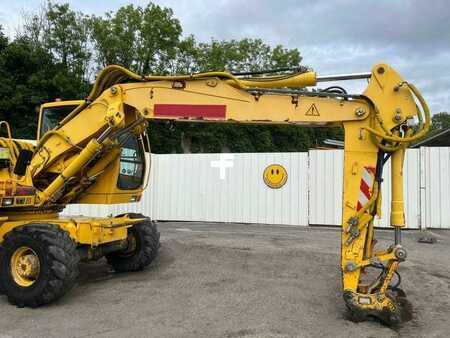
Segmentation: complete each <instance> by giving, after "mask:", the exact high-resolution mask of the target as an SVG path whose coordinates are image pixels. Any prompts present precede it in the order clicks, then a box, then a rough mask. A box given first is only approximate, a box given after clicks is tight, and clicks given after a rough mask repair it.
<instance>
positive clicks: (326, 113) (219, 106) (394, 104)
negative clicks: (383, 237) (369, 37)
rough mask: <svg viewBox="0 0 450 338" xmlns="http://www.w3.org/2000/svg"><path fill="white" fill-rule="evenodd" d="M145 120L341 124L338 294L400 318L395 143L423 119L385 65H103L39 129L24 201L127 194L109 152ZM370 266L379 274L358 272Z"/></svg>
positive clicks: (136, 193)
mask: <svg viewBox="0 0 450 338" xmlns="http://www.w3.org/2000/svg"><path fill="white" fill-rule="evenodd" d="M357 78H359V79H367V80H368V85H367V88H366V90H365V91H364V92H363V93H362V94H360V95H349V94H347V93H346V92H345V91H344V90H342V89H341V88H339V87H338V88H336V87H332V88H330V89H327V90H321V91H314V90H307V89H305V88H306V87H308V86H314V85H316V84H317V82H321V81H323V82H325V81H336V80H338V81H339V80H346V79H357ZM416 102H418V103H419V105H420V107H421V109H419V108H418V105H417V103H416ZM61 105H64V103H61ZM41 119H42V117H41ZM414 119H417V120H418V122H419V124H418V127H417V128H412V126H411V124H410V122H411V121H412V120H414ZM148 120H176V121H186V122H190V121H196V122H199V121H201V122H213V123H218V122H220V123H272V124H297V125H312V126H324V125H341V126H343V128H344V132H345V149H344V153H345V155H344V161H345V163H344V194H343V200H342V207H343V220H342V239H341V240H342V245H341V270H342V284H343V295H344V300H345V302H346V305H347V307H348V308H349V309H350V311H351V313H353V314H354V315H355V316H357V317H359V318H363V319H364V318H366V317H370V316H375V317H378V318H380V319H381V320H382V321H384V322H386V323H389V324H395V323H399V322H400V321H402V320H404V319H406V318H405V304H406V301H405V298H404V293H403V292H402V291H401V290H400V289H399V288H398V285H396V284H398V283H396V282H395V280H397V279H396V277H395V275H396V274H398V272H397V268H398V265H399V263H400V262H401V261H403V260H405V259H406V251H405V249H404V248H403V247H402V245H401V229H402V228H403V227H404V226H405V218H404V201H403V179H402V170H403V169H402V168H403V160H404V153H405V148H406V147H407V145H408V143H409V142H411V141H413V140H416V139H418V138H420V137H422V136H423V135H424V134H425V133H426V132H427V130H428V128H429V123H430V117H429V111H428V108H427V105H426V103H425V101H424V100H423V98H422V96H421V95H420V93H419V92H418V91H417V89H416V88H415V87H414V86H413V85H412V84H410V83H408V82H406V81H404V80H403V79H402V78H401V77H400V76H399V75H398V74H397V73H396V72H395V71H394V70H393V69H392V68H391V67H389V66H388V65H386V64H379V65H376V66H375V67H374V68H373V70H372V72H370V73H364V74H352V75H346V76H337V77H333V76H332V77H319V76H317V75H316V74H315V73H314V72H303V73H298V74H290V75H282V76H271V77H260V78H242V77H236V76H234V75H232V74H230V73H226V72H210V73H200V74H192V75H183V76H140V75H137V74H134V73H132V72H131V71H129V70H126V69H124V68H122V67H119V66H108V67H106V68H105V69H104V70H103V71H102V72H101V73H100V74H99V75H98V77H97V79H96V81H95V84H94V86H93V89H92V91H91V93H90V95H89V96H88V98H87V99H86V100H84V101H82V102H81V103H80V104H79V105H78V106H77V107H76V108H75V109H74V110H73V111H72V112H70V113H69V114H68V115H67V116H65V117H64V118H63V119H62V120H61V121H60V122H59V124H58V125H57V126H56V127H55V128H54V129H52V130H50V131H48V132H46V133H45V134H43V135H41V136H40V139H39V140H38V144H37V146H36V149H35V150H34V155H33V158H32V159H31V163H30V164H29V165H28V166H27V174H26V175H24V176H23V177H24V178H23V179H24V180H26V181H27V182H28V184H30V181H32V182H33V184H34V187H35V188H36V194H35V201H36V202H35V208H37V209H39V210H46V208H47V209H54V208H55V206H59V207H60V208H62V207H64V206H65V205H66V204H69V203H117V202H130V201H137V200H139V199H140V196H141V194H142V191H143V189H144V185H145V184H144V182H143V180H142V179H140V178H139V179H137V180H135V181H136V182H135V183H137V184H135V185H128V186H127V188H124V187H123V186H122V187H121V186H120V184H114V181H117V180H118V179H120V175H121V171H123V170H125V171H126V170H127V167H126V166H125V167H123V164H122V162H121V158H122V157H123V153H124V152H123V149H124V148H126V147H127V144H129V143H130V139H131V140H135V141H134V145H135V147H134V148H133V147H131V146H128V148H130V147H131V148H133V149H134V152H132V154H133V156H132V157H135V158H136V157H140V158H142V151H141V152H139V151H138V150H139V149H142V142H144V141H145V137H144V135H145V131H146V127H147V123H148V122H147V121H148ZM41 123H42V122H41ZM131 143H133V142H131ZM131 148H130V149H131ZM139 154H140V155H139ZM390 157H391V158H392V159H391V161H392V166H391V168H392V169H391V170H392V172H391V176H392V180H391V182H392V202H391V225H392V226H393V227H394V229H395V231H394V232H395V240H394V243H393V245H391V246H390V247H388V248H387V249H385V250H375V243H376V241H375V238H374V224H373V222H374V218H375V217H376V216H377V215H380V209H381V181H382V177H383V165H384V164H385V162H386V161H387V160H388V159H389V158H390ZM139 171H140V172H141V173H142V172H143V171H145V168H143V167H142V166H141V167H140V168H139ZM329 174H330V175H334V173H332V172H330V173H329ZM141 176H142V175H141ZM18 179H19V180H20V178H18ZM373 269H376V270H379V271H380V273H379V274H378V275H377V276H376V277H375V278H373V279H372V280H367V279H368V278H369V277H370V276H371V274H370V270H373Z"/></svg>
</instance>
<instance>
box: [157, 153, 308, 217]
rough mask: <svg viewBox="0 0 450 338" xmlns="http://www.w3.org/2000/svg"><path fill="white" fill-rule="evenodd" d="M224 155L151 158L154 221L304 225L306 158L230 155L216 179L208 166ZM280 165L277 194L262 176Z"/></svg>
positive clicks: (215, 170) (216, 171)
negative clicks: (284, 175) (283, 173)
mask: <svg viewBox="0 0 450 338" xmlns="http://www.w3.org/2000/svg"><path fill="white" fill-rule="evenodd" d="M221 155H222V156H223V155H224V154H171V155H157V157H156V158H157V161H156V165H155V167H154V170H155V173H154V174H155V177H157V178H158V179H157V180H156V182H155V183H156V184H155V185H154V187H153V189H154V191H153V196H154V202H155V203H154V205H153V210H154V218H157V219H160V220H182V221H208V222H241V223H270V224H286V225H307V224H308V218H307V215H308V205H307V196H308V195H307V160H308V158H307V153H260V154H253V153H243V154H230V155H231V156H232V157H233V159H232V160H231V159H230V160H227V161H232V162H233V167H232V168H227V169H226V171H225V179H220V176H219V171H220V170H219V168H215V167H212V166H211V162H212V161H220V158H221ZM270 164H280V165H282V166H283V167H284V168H285V169H286V170H287V172H288V180H287V182H286V184H285V185H284V186H283V187H282V188H280V189H271V188H269V187H267V186H266V185H265V183H264V181H263V171H264V169H265V168H266V167H267V166H268V165H270Z"/></svg>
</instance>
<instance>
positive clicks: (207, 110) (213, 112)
mask: <svg viewBox="0 0 450 338" xmlns="http://www.w3.org/2000/svg"><path fill="white" fill-rule="evenodd" d="M226 110H227V106H225V105H219V104H218V105H215V104H155V110H154V115H155V116H159V117H164V116H166V117H169V116H170V117H197V118H202V117H204V118H223V119H224V118H225V114H226Z"/></svg>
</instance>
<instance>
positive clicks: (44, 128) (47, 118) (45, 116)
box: [40, 105, 77, 137]
mask: <svg viewBox="0 0 450 338" xmlns="http://www.w3.org/2000/svg"><path fill="white" fill-rule="evenodd" d="M76 107H77V105H73V106H60V107H48V108H44V109H43V110H42V123H41V130H40V136H41V137H42V136H43V135H44V134H45V133H46V132H48V131H49V130H51V129H53V128H55V127H56V126H57V125H58V123H59V122H60V121H61V120H62V119H64V118H65V117H66V116H67V115H69V113H70V112H72V110H74V109H75V108H76Z"/></svg>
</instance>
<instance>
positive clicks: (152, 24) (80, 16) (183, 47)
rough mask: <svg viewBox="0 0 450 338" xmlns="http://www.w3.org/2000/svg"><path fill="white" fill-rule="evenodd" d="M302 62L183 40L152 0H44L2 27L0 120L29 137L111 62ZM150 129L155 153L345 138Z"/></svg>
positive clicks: (281, 146)
mask: <svg viewBox="0 0 450 338" xmlns="http://www.w3.org/2000/svg"><path fill="white" fill-rule="evenodd" d="M301 61H302V57H301V55H300V52H299V51H298V50H297V49H286V48H284V47H283V46H281V45H279V46H275V47H272V46H270V45H268V44H266V43H265V42H264V41H262V40H261V39H247V38H246V39H241V40H229V41H225V40H215V39H211V41H209V42H198V41H196V39H195V37H194V36H192V35H190V36H187V37H184V38H183V37H182V27H181V24H180V22H179V20H178V19H177V18H176V17H174V14H173V12H172V10H171V9H170V8H165V7H161V6H159V5H156V4H153V3H151V2H150V3H148V4H147V5H146V6H144V7H141V6H134V5H126V6H123V7H121V8H119V9H118V10H117V11H116V12H108V13H106V14H105V15H104V16H88V15H86V14H84V13H81V12H76V11H74V10H72V9H71V8H70V6H69V5H68V4H60V3H53V2H52V1H48V2H47V3H46V4H45V5H44V6H43V8H42V9H41V10H40V11H39V12H37V13H34V14H32V15H28V16H25V17H24V25H23V27H22V32H21V33H20V34H19V35H18V36H17V37H16V38H15V39H14V40H13V41H8V39H7V38H6V37H5V36H4V34H3V33H2V32H1V27H0V75H1V76H2V82H1V83H0V120H3V119H5V120H8V121H10V122H13V129H14V130H15V136H16V137H22V138H32V137H34V135H35V130H36V121H37V114H36V112H37V110H38V108H39V105H40V104H42V103H44V102H47V101H52V100H54V99H55V98H57V97H60V98H62V99H78V98H83V97H85V96H86V94H87V92H88V89H89V82H92V80H93V75H94V72H95V71H97V70H99V69H101V68H102V67H104V66H105V65H108V64H119V65H122V66H124V67H126V68H130V69H132V70H134V71H135V72H137V73H140V74H151V73H153V74H180V73H193V72H200V71H211V70H228V71H240V72H242V71H259V70H268V69H274V68H284V67H298V66H300V63H301ZM149 132H150V139H151V143H152V151H154V152H157V153H179V152H188V151H190V152H222V151H231V152H276V151H305V150H307V149H308V148H310V147H312V146H314V145H316V144H319V143H320V142H321V141H322V140H323V139H324V138H338V139H342V130H340V129H331V128H313V129H310V128H302V127H298V126H276V125H236V124H206V123H183V122H172V123H167V122H158V121H154V122H152V123H150V128H149Z"/></svg>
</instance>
